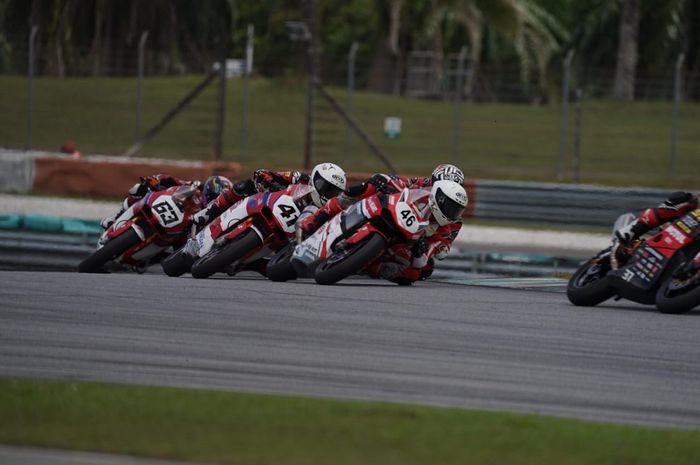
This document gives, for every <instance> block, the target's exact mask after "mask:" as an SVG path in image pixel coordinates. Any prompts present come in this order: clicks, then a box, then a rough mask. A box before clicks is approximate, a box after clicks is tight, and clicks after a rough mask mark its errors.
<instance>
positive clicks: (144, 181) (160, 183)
mask: <svg viewBox="0 0 700 465" xmlns="http://www.w3.org/2000/svg"><path fill="white" fill-rule="evenodd" d="M186 184H192V182H191V181H183V180H182V179H179V178H176V177H175V176H171V175H169V174H152V175H149V176H142V177H141V178H140V180H139V182H137V183H136V184H134V185H133V186H132V187H131V189H129V195H128V196H127V197H126V198H125V199H124V201H123V202H122V206H121V208H120V209H119V211H118V212H117V213H116V214H115V215H113V216H108V217H107V218H104V219H103V220H102V221H101V222H100V224H101V225H102V228H103V229H107V228H109V227H110V226H111V225H112V223H114V220H116V219H117V218H119V216H120V215H121V214H122V213H124V212H125V211H126V209H127V208H129V207H131V206H132V205H133V204H135V203H136V202H138V201H139V200H141V199H142V198H143V196H144V195H146V194H147V193H148V192H158V191H163V190H165V189H168V188H170V187H173V186H183V185H186Z"/></svg>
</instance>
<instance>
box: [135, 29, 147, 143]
mask: <svg viewBox="0 0 700 465" xmlns="http://www.w3.org/2000/svg"><path fill="white" fill-rule="evenodd" d="M147 39H148V31H143V32H142V33H141V39H139V63H138V78H137V81H136V127H135V129H134V142H136V141H137V140H139V137H140V136H141V109H142V108H143V63H144V58H143V53H144V48H145V47H146V40H147Z"/></svg>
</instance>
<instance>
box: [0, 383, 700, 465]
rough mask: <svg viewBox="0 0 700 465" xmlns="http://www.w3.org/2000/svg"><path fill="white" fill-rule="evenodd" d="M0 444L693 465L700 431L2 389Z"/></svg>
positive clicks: (341, 405)
mask: <svg viewBox="0 0 700 465" xmlns="http://www.w3.org/2000/svg"><path fill="white" fill-rule="evenodd" d="M0 443H4V444H11V445H21V446H40V447H51V448H64V449H75V450H89V451H99V452H109V453H120V454H131V455H136V456H147V457H161V458H170V459H178V460H187V461H195V462H201V463H230V464H236V465H247V464H250V465H253V464H254V465H261V464H274V465H293V464H305V465H313V464H324V465H341V464H342V465H345V464H347V465H355V464H357V465H360V464H362V465H365V464H382V465H392V464H396V465H411V464H430V465H433V464H441V465H443V464H445V465H447V464H460V465H461V464H471V465H478V464H489V465H490V464H504V465H505V464H522V465H526V464H531V465H547V464H557V465H568V464H570V465H583V464H596V465H603V464H626V465H632V464H640V465H641V464H649V465H658V464H667V463H669V464H670V463H673V464H676V465H683V464H696V463H697V452H698V450H700V431H682V430H672V429H654V428H642V427H634V426H622V425H609V424H601V423H591V422H584V421H577V420H567V419H557V418H548V417H539V416H534V415H520V414H510V413H487V412H478V411H464V410H457V409H440V408H429V407H420V406H409V405H396V404H382V403H366V402H349V401H336V400H321V399H305V398H293V397H281V396H266V395H251V394H236V393H226V392H210V391H197V390H185V389H171V388H158V387H144V386H121V385H107V384H96V383H74V382H47V381H30V380H15V379H0Z"/></svg>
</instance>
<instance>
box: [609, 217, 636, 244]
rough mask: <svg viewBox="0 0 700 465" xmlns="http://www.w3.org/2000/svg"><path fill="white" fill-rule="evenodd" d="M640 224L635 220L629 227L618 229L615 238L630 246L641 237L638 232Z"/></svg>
mask: <svg viewBox="0 0 700 465" xmlns="http://www.w3.org/2000/svg"><path fill="white" fill-rule="evenodd" d="M638 224H639V222H638V221H637V220H635V221H633V222H631V223H630V224H628V225H627V226H623V227H622V228H620V229H618V230H617V231H615V238H616V239H617V240H618V241H620V242H621V243H623V244H629V243H630V242H632V241H633V240H635V239H636V238H637V237H639V234H638V233H637V231H636V229H638Z"/></svg>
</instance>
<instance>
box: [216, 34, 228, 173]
mask: <svg viewBox="0 0 700 465" xmlns="http://www.w3.org/2000/svg"><path fill="white" fill-rule="evenodd" d="M228 38H229V34H228V33H225V34H222V35H221V36H220V38H219V40H220V41H221V43H220V44H219V47H220V49H219V70H218V72H219V88H218V105H217V111H216V128H215V133H214V161H221V155H222V153H223V151H224V125H225V123H226V79H227V76H226V71H227V70H226V59H227V58H228Z"/></svg>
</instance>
